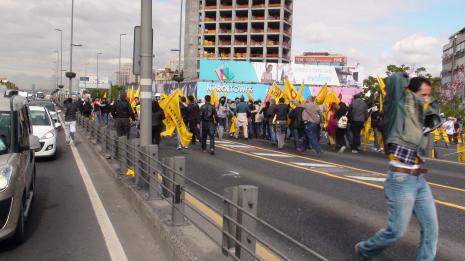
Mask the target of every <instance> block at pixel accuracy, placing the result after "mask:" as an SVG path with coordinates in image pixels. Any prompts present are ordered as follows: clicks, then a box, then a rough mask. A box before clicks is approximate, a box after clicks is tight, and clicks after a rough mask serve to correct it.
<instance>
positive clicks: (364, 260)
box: [355, 242, 371, 261]
mask: <svg viewBox="0 0 465 261" xmlns="http://www.w3.org/2000/svg"><path fill="white" fill-rule="evenodd" d="M355 257H356V258H357V260H358V261H370V260H371V257H366V256H362V254H361V253H360V242H359V243H357V244H356V245H355Z"/></svg>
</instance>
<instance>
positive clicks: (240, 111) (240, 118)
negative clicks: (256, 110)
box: [234, 97, 250, 140]
mask: <svg viewBox="0 0 465 261" xmlns="http://www.w3.org/2000/svg"><path fill="white" fill-rule="evenodd" d="M239 101H240V102H239V104H237V106H236V111H235V112H236V115H237V116H236V117H237V121H236V132H235V133H234V137H235V138H236V139H238V138H239V131H240V128H241V127H242V131H243V132H244V139H246V140H247V139H248V138H249V134H248V124H249V120H248V118H247V114H248V113H250V107H249V105H247V104H246V103H245V102H244V97H241V98H240V99H239Z"/></svg>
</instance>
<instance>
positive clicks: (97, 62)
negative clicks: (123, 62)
mask: <svg viewBox="0 0 465 261" xmlns="http://www.w3.org/2000/svg"><path fill="white" fill-rule="evenodd" d="M101 54H102V53H97V96H100V95H99V89H98V84H99V79H98V56H99V55H101Z"/></svg>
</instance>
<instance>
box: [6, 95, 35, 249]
mask: <svg viewBox="0 0 465 261" xmlns="http://www.w3.org/2000/svg"><path fill="white" fill-rule="evenodd" d="M26 105H27V99H26V98H24V97H21V96H18V95H17V91H9V92H8V91H6V92H5V94H4V95H3V96H2V97H0V240H4V239H8V238H12V239H13V240H14V241H15V242H16V243H22V242H23V241H24V240H25V235H26V234H25V229H26V226H25V224H26V220H27V217H28V214H29V209H30V207H31V203H32V198H33V196H34V189H35V180H36V168H35V155H34V150H36V149H39V148H40V143H39V138H38V137H36V136H34V135H33V134H32V126H31V121H30V114H29V108H28V107H27V106H26Z"/></svg>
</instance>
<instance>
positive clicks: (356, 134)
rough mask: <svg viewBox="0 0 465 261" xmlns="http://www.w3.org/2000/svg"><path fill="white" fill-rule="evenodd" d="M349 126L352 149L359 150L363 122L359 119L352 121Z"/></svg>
mask: <svg viewBox="0 0 465 261" xmlns="http://www.w3.org/2000/svg"><path fill="white" fill-rule="evenodd" d="M350 128H351V130H352V138H353V140H352V149H353V150H360V132H361V131H362V129H363V122H361V121H353V122H352V123H351V124H350Z"/></svg>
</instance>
